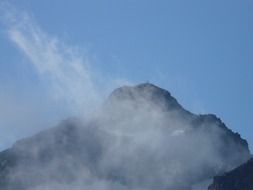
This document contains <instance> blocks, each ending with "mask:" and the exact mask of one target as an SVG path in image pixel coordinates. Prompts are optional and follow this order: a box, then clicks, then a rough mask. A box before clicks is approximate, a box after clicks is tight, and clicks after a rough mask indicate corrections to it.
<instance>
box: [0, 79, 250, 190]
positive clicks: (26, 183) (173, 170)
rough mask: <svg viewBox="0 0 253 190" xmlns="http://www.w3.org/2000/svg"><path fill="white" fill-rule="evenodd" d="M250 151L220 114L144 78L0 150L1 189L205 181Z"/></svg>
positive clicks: (103, 189)
mask: <svg viewBox="0 0 253 190" xmlns="http://www.w3.org/2000/svg"><path fill="white" fill-rule="evenodd" d="M249 156H250V154H249V149H248V144H247V141H246V140H244V139H242V138H241V137H240V135H239V134H238V133H234V132H233V131H231V130H230V129H228V128H227V127H226V125H225V124H224V123H223V122H222V121H221V119H219V118H217V117H216V116H215V115H213V114H207V115H196V114H193V113H191V112H189V111H187V110H185V109H184V108H183V107H182V106H181V105H180V104H179V103H178V102H177V100H176V99H175V98H174V97H173V96H172V95H171V94H170V93H169V92H168V91H166V90H164V89H162V88H159V87H157V86H155V85H153V84H150V83H144V84H139V85H137V86H124V87H120V88H118V89H116V90H114V91H113V92H112V94H111V95H110V96H109V97H108V98H107V100H106V101H105V103H104V104H103V105H102V106H101V108H100V109H99V110H97V111H96V113H94V114H93V115H92V116H91V117H90V118H89V119H86V120H85V121H83V119H82V118H81V119H77V118H75V119H73V118H72V119H67V120H65V121H63V122H61V124H59V126H56V127H54V128H51V129H49V130H46V131H43V132H41V133H38V134H36V135H35V136H33V137H30V138H26V139H23V140H20V141H18V142H17V143H15V144H14V145H13V147H11V148H9V149H7V150H5V151H3V152H1V153H0V189H1V190H44V189H46V190H54V189H63V190H68V189H73V190H81V189H91V190H113V189H115V190H116V189H124V190H137V189H138V190H140V189H143V190H144V189H145V190H151V189H157V190H166V189H174V190H197V189H195V187H199V188H202V189H207V186H208V185H209V183H208V184H206V183H205V182H206V181H208V180H210V179H211V178H212V177H213V176H215V175H221V174H223V173H224V172H227V171H229V170H231V169H233V168H235V167H236V166H239V165H240V164H241V163H243V162H245V161H246V160H247V159H248V158H249ZM202 184H205V185H202Z"/></svg>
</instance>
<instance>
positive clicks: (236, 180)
mask: <svg viewBox="0 0 253 190" xmlns="http://www.w3.org/2000/svg"><path fill="white" fill-rule="evenodd" d="M251 189H253V158H251V159H250V160H249V161H247V162H246V163H244V164H242V165H241V166H239V167H237V168H235V169H234V170H232V171H230V172H226V173H225V174H223V175H221V176H216V177H214V180H213V183H212V185H210V186H209V188H208V190H251Z"/></svg>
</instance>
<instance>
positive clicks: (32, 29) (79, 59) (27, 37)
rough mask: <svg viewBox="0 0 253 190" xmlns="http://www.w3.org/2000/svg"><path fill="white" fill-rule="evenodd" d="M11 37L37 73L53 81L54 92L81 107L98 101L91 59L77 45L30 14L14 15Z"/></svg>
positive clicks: (79, 108) (71, 104)
mask: <svg viewBox="0 0 253 190" xmlns="http://www.w3.org/2000/svg"><path fill="white" fill-rule="evenodd" d="M12 21H15V22H14V23H13V24H12V25H11V26H10V28H9V30H8V34H9V36H10V39H11V40H12V41H13V42H14V43H15V44H16V45H17V47H18V48H19V49H20V50H22V52H23V53H24V54H25V55H26V57H27V58H28V59H29V60H30V62H31V63H32V64H33V65H34V66H35V68H36V69H37V71H38V73H39V74H40V75H41V76H43V77H46V79H47V80H48V81H49V83H50V87H51V90H52V95H53V96H54V98H56V99H60V100H64V101H65V102H66V103H67V104H68V105H69V106H71V107H72V108H75V109H78V110H79V111H80V110H81V109H82V108H84V107H87V106H88V107H89V105H88V104H93V105H94V102H96V101H97V98H98V97H97V96H98V94H97V92H96V90H95V84H94V82H93V81H92V79H91V74H90V73H91V71H89V70H88V65H89V60H88V58H87V57H86V56H85V55H83V54H82V53H80V52H79V51H78V50H77V49H76V48H73V47H70V46H68V45H66V44H64V43H63V42H61V41H60V40H58V39H57V38H56V37H50V36H48V35H47V34H46V33H45V32H43V31H42V30H41V28H40V27H39V26H38V25H37V24H36V23H35V22H34V21H33V20H32V19H31V18H30V17H29V16H28V14H23V15H21V18H19V19H17V18H13V19H12Z"/></svg>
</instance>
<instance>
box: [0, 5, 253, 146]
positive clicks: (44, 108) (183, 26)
mask: <svg viewBox="0 0 253 190" xmlns="http://www.w3.org/2000/svg"><path fill="white" fill-rule="evenodd" d="M3 2H8V3H4V4H3V5H1V10H2V12H4V13H2V14H0V16H1V23H0V52H1V56H0V99H1V101H0V107H2V109H1V108H0V120H1V121H0V149H2V148H5V147H7V146H9V145H11V144H12V143H13V142H15V140H17V139H18V138H21V137H24V136H28V135H31V134H33V133H35V132H36V131H38V129H39V130H41V129H44V128H45V126H51V125H53V124H55V123H57V122H58V121H59V120H60V119H62V118H64V117H65V116H67V115H69V113H71V114H75V113H74V112H72V110H74V109H75V108H76V107H75V106H77V105H78V103H79V102H76V99H78V100H79V99H82V97H85V99H87V100H86V101H87V102H92V101H95V99H96V98H95V96H97V94H95V93H91V95H89V96H90V97H88V95H87V96H86V94H87V93H86V91H85V90H89V91H90V90H91V89H94V88H101V87H103V86H104V83H110V84H108V87H107V88H106V89H107V90H105V91H106V92H105V93H104V94H103V95H101V96H102V97H106V95H107V94H108V93H109V91H110V90H112V89H113V88H114V87H116V86H118V85H121V84H125V83H131V84H137V83H140V82H145V81H150V82H152V83H154V84H156V85H159V86H161V87H163V88H166V89H168V90H169V91H170V92H171V93H172V95H173V96H175V97H176V98H177V99H178V101H179V102H180V103H181V104H182V105H183V106H184V107H186V108H187V109H189V110H190V111H193V112H194V113H215V114H217V115H218V116H219V117H220V118H222V120H223V121H224V122H225V123H226V124H227V126H228V127H229V128H231V129H232V130H234V131H237V132H239V133H240V134H241V135H242V137H244V138H246V139H247V140H248V142H249V143H250V146H251V149H252V146H253V129H252V118H253V117H252V116H253V115H252V107H253V101H252V97H253V75H252V73H253V53H252V52H253V24H252V21H253V1H252V0H244V1H238V0H237V1H236V0H212V1H211V0H210V1H203V0H192V1H188V0H156V1H151V0H124V1H123V0H110V1H103V0H89V1H86V0H75V1H61V0H43V1H34V0H9V1H3ZM6 15H11V18H12V19H10V18H9V17H8V16H7V17H6ZM25 18H28V19H25ZM13 20H14V21H13ZM31 30H32V31H31ZM35 34H36V35H38V36H39V42H38V41H36V39H35V37H34V35H35ZM45 47H46V48H48V51H46V52H45V54H46V53H48V54H49V55H48V54H47V57H45V55H44V54H42V53H41V52H39V51H42V52H43V49H45ZM38 52H39V53H38ZM52 57H53V58H52ZM61 58H62V59H67V60H68V61H67V62H66V65H67V64H68V63H69V62H71V63H72V62H73V63H75V64H76V65H77V67H84V68H85V69H83V72H82V73H81V74H85V75H87V76H86V78H88V82H87V80H86V78H85V77H84V78H82V76H83V75H81V74H80V76H79V75H77V76H76V70H75V68H67V67H66V68H60V69H59V68H57V69H58V70H57V71H56V69H55V68H54V69H52V68H51V66H50V65H48V67H47V68H44V66H42V65H43V63H42V62H43V61H47V60H49V61H52V62H53V61H54V60H57V61H59V60H61ZM79 60H81V61H79ZM60 62H61V61H60ZM49 67H50V68H49ZM69 70H70V72H67V73H68V76H69V77H70V78H71V80H70V81H69V80H65V79H63V78H62V75H63V74H64V73H66V71H69ZM69 73H71V74H69ZM55 74H57V75H56V76H57V77H55V76H54V75H55ZM79 78H80V79H81V80H80V81H81V82H84V83H83V87H84V89H80V88H81V87H80V86H82V83H80V84H79V83H78V85H76V86H78V87H77V88H76V89H75V90H76V91H75V90H73V91H72V89H71V87H72V86H73V83H74V84H76V83H75V82H76V81H77V80H78V79H79ZM94 78H95V79H94ZM94 80H95V81H96V82H94ZM52 81H54V82H52ZM115 81H116V82H115ZM52 83H53V85H52ZM94 83H96V85H94ZM50 85H51V87H48V86H50ZM64 85H67V86H68V87H69V89H70V90H67V92H66V93H65V92H62V89H61V87H62V86H64ZM56 88H57V93H56V91H55V89H56ZM59 89H60V92H59V91H58V90H59ZM94 91H95V90H94ZM76 92H77V93H76ZM73 94H78V97H75V96H74V95H73ZM99 94H101V93H99ZM70 96H71V97H72V96H73V97H72V99H69V97H70ZM66 97H68V98H66ZM66 101H67V102H68V103H69V104H71V105H72V107H71V108H69V107H67V108H66V107H65V106H62V103H63V102H64V103H65V102H66ZM87 102H85V103H84V104H85V105H87V107H88V108H90V105H88V104H87ZM82 103H83V102H82ZM1 105H2V106H1ZM73 105H75V106H73ZM31 115H32V116H33V121H29V122H28V121H27V120H28V118H29V117H31ZM24 118H27V119H24ZM42 121H43V122H42ZM38 123H40V124H38ZM17 125H19V126H18V127H17ZM37 125H38V126H39V125H40V127H34V126H37ZM21 126H23V127H21Z"/></svg>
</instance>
